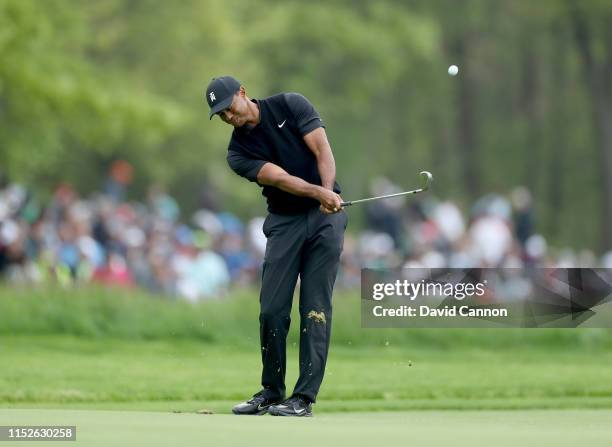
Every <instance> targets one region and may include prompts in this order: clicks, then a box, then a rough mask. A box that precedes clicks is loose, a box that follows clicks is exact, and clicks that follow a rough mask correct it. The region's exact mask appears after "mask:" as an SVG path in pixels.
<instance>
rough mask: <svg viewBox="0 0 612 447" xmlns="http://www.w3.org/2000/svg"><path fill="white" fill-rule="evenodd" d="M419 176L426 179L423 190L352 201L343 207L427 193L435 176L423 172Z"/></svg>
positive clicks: (344, 203)
mask: <svg viewBox="0 0 612 447" xmlns="http://www.w3.org/2000/svg"><path fill="white" fill-rule="evenodd" d="M419 175H422V176H423V177H425V183H424V185H423V187H422V188H419V189H414V190H412V191H404V192H398V193H395V194H388V195H386V196H377V197H368V198H367V199H359V200H351V201H350V202H342V206H343V207H344V206H351V205H354V204H356V203H361V202H369V201H370V200H378V199H388V198H390V197H397V196H405V195H408V194H417V193H419V192H423V191H427V190H428V189H429V185H430V184H431V182H432V180H433V175H431V172H429V171H421V172H420V173H419Z"/></svg>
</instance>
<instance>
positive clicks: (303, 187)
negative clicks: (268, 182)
mask: <svg viewBox="0 0 612 447" xmlns="http://www.w3.org/2000/svg"><path fill="white" fill-rule="evenodd" d="M272 186H276V187H277V188H278V189H282V190H283V191H286V192H288V193H290V194H293V195H296V196H302V197H310V198H311V199H318V197H319V189H320V188H321V187H320V186H318V185H313V184H312V183H308V182H307V181H305V180H302V179H301V178H299V177H295V176H293V175H289V174H285V175H281V176H279V178H278V179H277V180H276V182H275V184H273V185H272Z"/></svg>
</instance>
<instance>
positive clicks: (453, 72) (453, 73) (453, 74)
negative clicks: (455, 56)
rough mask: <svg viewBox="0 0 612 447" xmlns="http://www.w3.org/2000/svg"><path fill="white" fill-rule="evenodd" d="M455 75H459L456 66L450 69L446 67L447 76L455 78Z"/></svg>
mask: <svg viewBox="0 0 612 447" xmlns="http://www.w3.org/2000/svg"><path fill="white" fill-rule="evenodd" d="M457 73H459V67H457V66H456V65H451V66H450V67H448V74H449V75H451V76H456V75H457Z"/></svg>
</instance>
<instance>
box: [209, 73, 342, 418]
mask: <svg viewBox="0 0 612 447" xmlns="http://www.w3.org/2000/svg"><path fill="white" fill-rule="evenodd" d="M206 101H207V102H208V105H209V106H210V118H212V117H213V116H214V115H218V116H219V118H220V119H221V121H223V122H225V123H227V124H230V125H232V126H233V127H234V131H233V133H232V137H231V139H230V142H229V147H228V152H227V162H228V164H229V166H230V167H231V168H232V170H234V172H236V174H238V175H240V176H242V177H244V178H246V179H248V180H249V181H251V182H256V183H257V184H258V185H259V186H261V187H263V190H262V194H263V195H264V196H265V197H266V199H267V202H268V212H269V214H268V216H267V217H266V219H265V221H264V224H263V232H264V234H265V236H266V238H267V244H266V253H265V256H264V264H263V272H262V285H261V294H260V297H259V302H260V314H259V334H260V341H261V359H262V363H263V371H262V374H261V384H262V389H261V391H259V392H257V393H256V394H255V395H254V396H253V397H252V398H251V399H250V400H248V401H246V402H243V403H241V404H238V405H236V406H235V407H234V408H233V409H232V411H233V412H234V413H235V414H240V415H246V414H251V415H260V414H265V413H266V412H269V413H270V414H272V415H274V416H312V404H313V403H314V402H315V401H316V398H317V393H318V392H319V388H320V386H321V382H322V381H323V374H324V372H325V363H326V360H327V353H328V350H329V340H330V333H331V323H332V292H333V288H334V283H335V280H336V275H337V272H338V264H339V260H340V253H341V252H342V247H343V242H344V230H345V229H346V225H347V216H346V213H345V212H344V211H343V209H342V206H341V202H342V198H341V197H340V195H339V193H340V187H339V185H338V184H337V183H336V181H335V177H336V165H335V161H334V156H333V154H332V150H331V147H330V145H329V142H328V141H327V136H326V133H325V128H324V127H325V126H324V124H323V121H322V120H321V118H320V116H319V114H318V113H317V111H316V110H315V109H314V107H313V106H312V104H311V103H310V102H309V101H308V100H307V99H306V98H305V97H304V96H302V95H300V94H298V93H281V94H278V95H274V96H270V97H269V98H265V99H250V98H249V97H248V96H247V93H246V90H245V88H244V86H242V85H241V84H240V83H239V82H238V81H237V80H236V79H234V78H233V77H231V76H222V77H218V78H214V79H213V80H212V81H211V82H210V84H209V85H208V88H207V89H206ZM298 276H299V277H300V375H299V378H298V380H297V383H296V384H295V388H294V389H293V394H291V395H290V397H289V398H288V399H285V398H286V392H285V372H286V370H287V367H286V363H287V361H286V339H287V332H288V331H289V324H290V321H291V318H290V313H291V304H292V301H293V293H294V290H295V286H296V283H297V279H298Z"/></svg>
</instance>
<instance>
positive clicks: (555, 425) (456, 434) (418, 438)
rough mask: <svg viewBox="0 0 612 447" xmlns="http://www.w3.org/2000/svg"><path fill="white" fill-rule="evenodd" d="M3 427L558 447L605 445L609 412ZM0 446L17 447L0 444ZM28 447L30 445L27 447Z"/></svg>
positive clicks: (118, 420)
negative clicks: (49, 427) (69, 427)
mask: <svg viewBox="0 0 612 447" xmlns="http://www.w3.org/2000/svg"><path fill="white" fill-rule="evenodd" d="M0 420H2V421H3V424H7V425H8V424H21V425H26V424H30V425H34V424H36V425H42V424H44V425H76V426H77V441H76V442H66V443H57V444H56V443H54V445H66V446H69V445H70V446H92V447H95V446H104V447H107V446H111V445H120V446H123V445H125V446H131V447H140V446H146V447H156V446H164V447H166V446H169V445H180V446H187V445H207V446H208V445H211V446H232V447H234V446H238V445H249V446H253V447H258V446H266V447H268V446H270V445H283V444H287V443H289V444H290V445H291V446H293V447H303V446H307V447H312V446H316V447H326V446H338V445H347V446H372V445H389V446H390V445H417V446H420V445H427V446H444V447H447V446H451V445H452V446H454V447H462V446H468V447H473V446H486V445H491V446H492V445H494V446H500V447H506V446H508V447H516V446H538V447H548V446H554V447H560V446H576V445H588V446H589V447H598V446H602V447H603V446H609V445H610V444H611V443H612V425H611V424H610V423H609V422H610V420H612V411H611V410H599V411H592V410H553V411H541V410H536V411H520V412H517V411H513V412H508V411H497V412H494V411H488V412H487V411H479V412H473V411H460V412H458V411H442V412H441V411H427V412H414V411H413V412H402V413H374V414H373V413H345V414H324V415H319V416H315V417H313V418H309V419H305V418H275V417H272V416H263V417H238V416H229V415H195V414H168V413H145V412H116V411H115V412H111V411H66V410H61V411H60V410H2V409H0ZM3 445H24V444H23V443H6V444H5V443H3ZM32 445H34V444H32Z"/></svg>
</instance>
